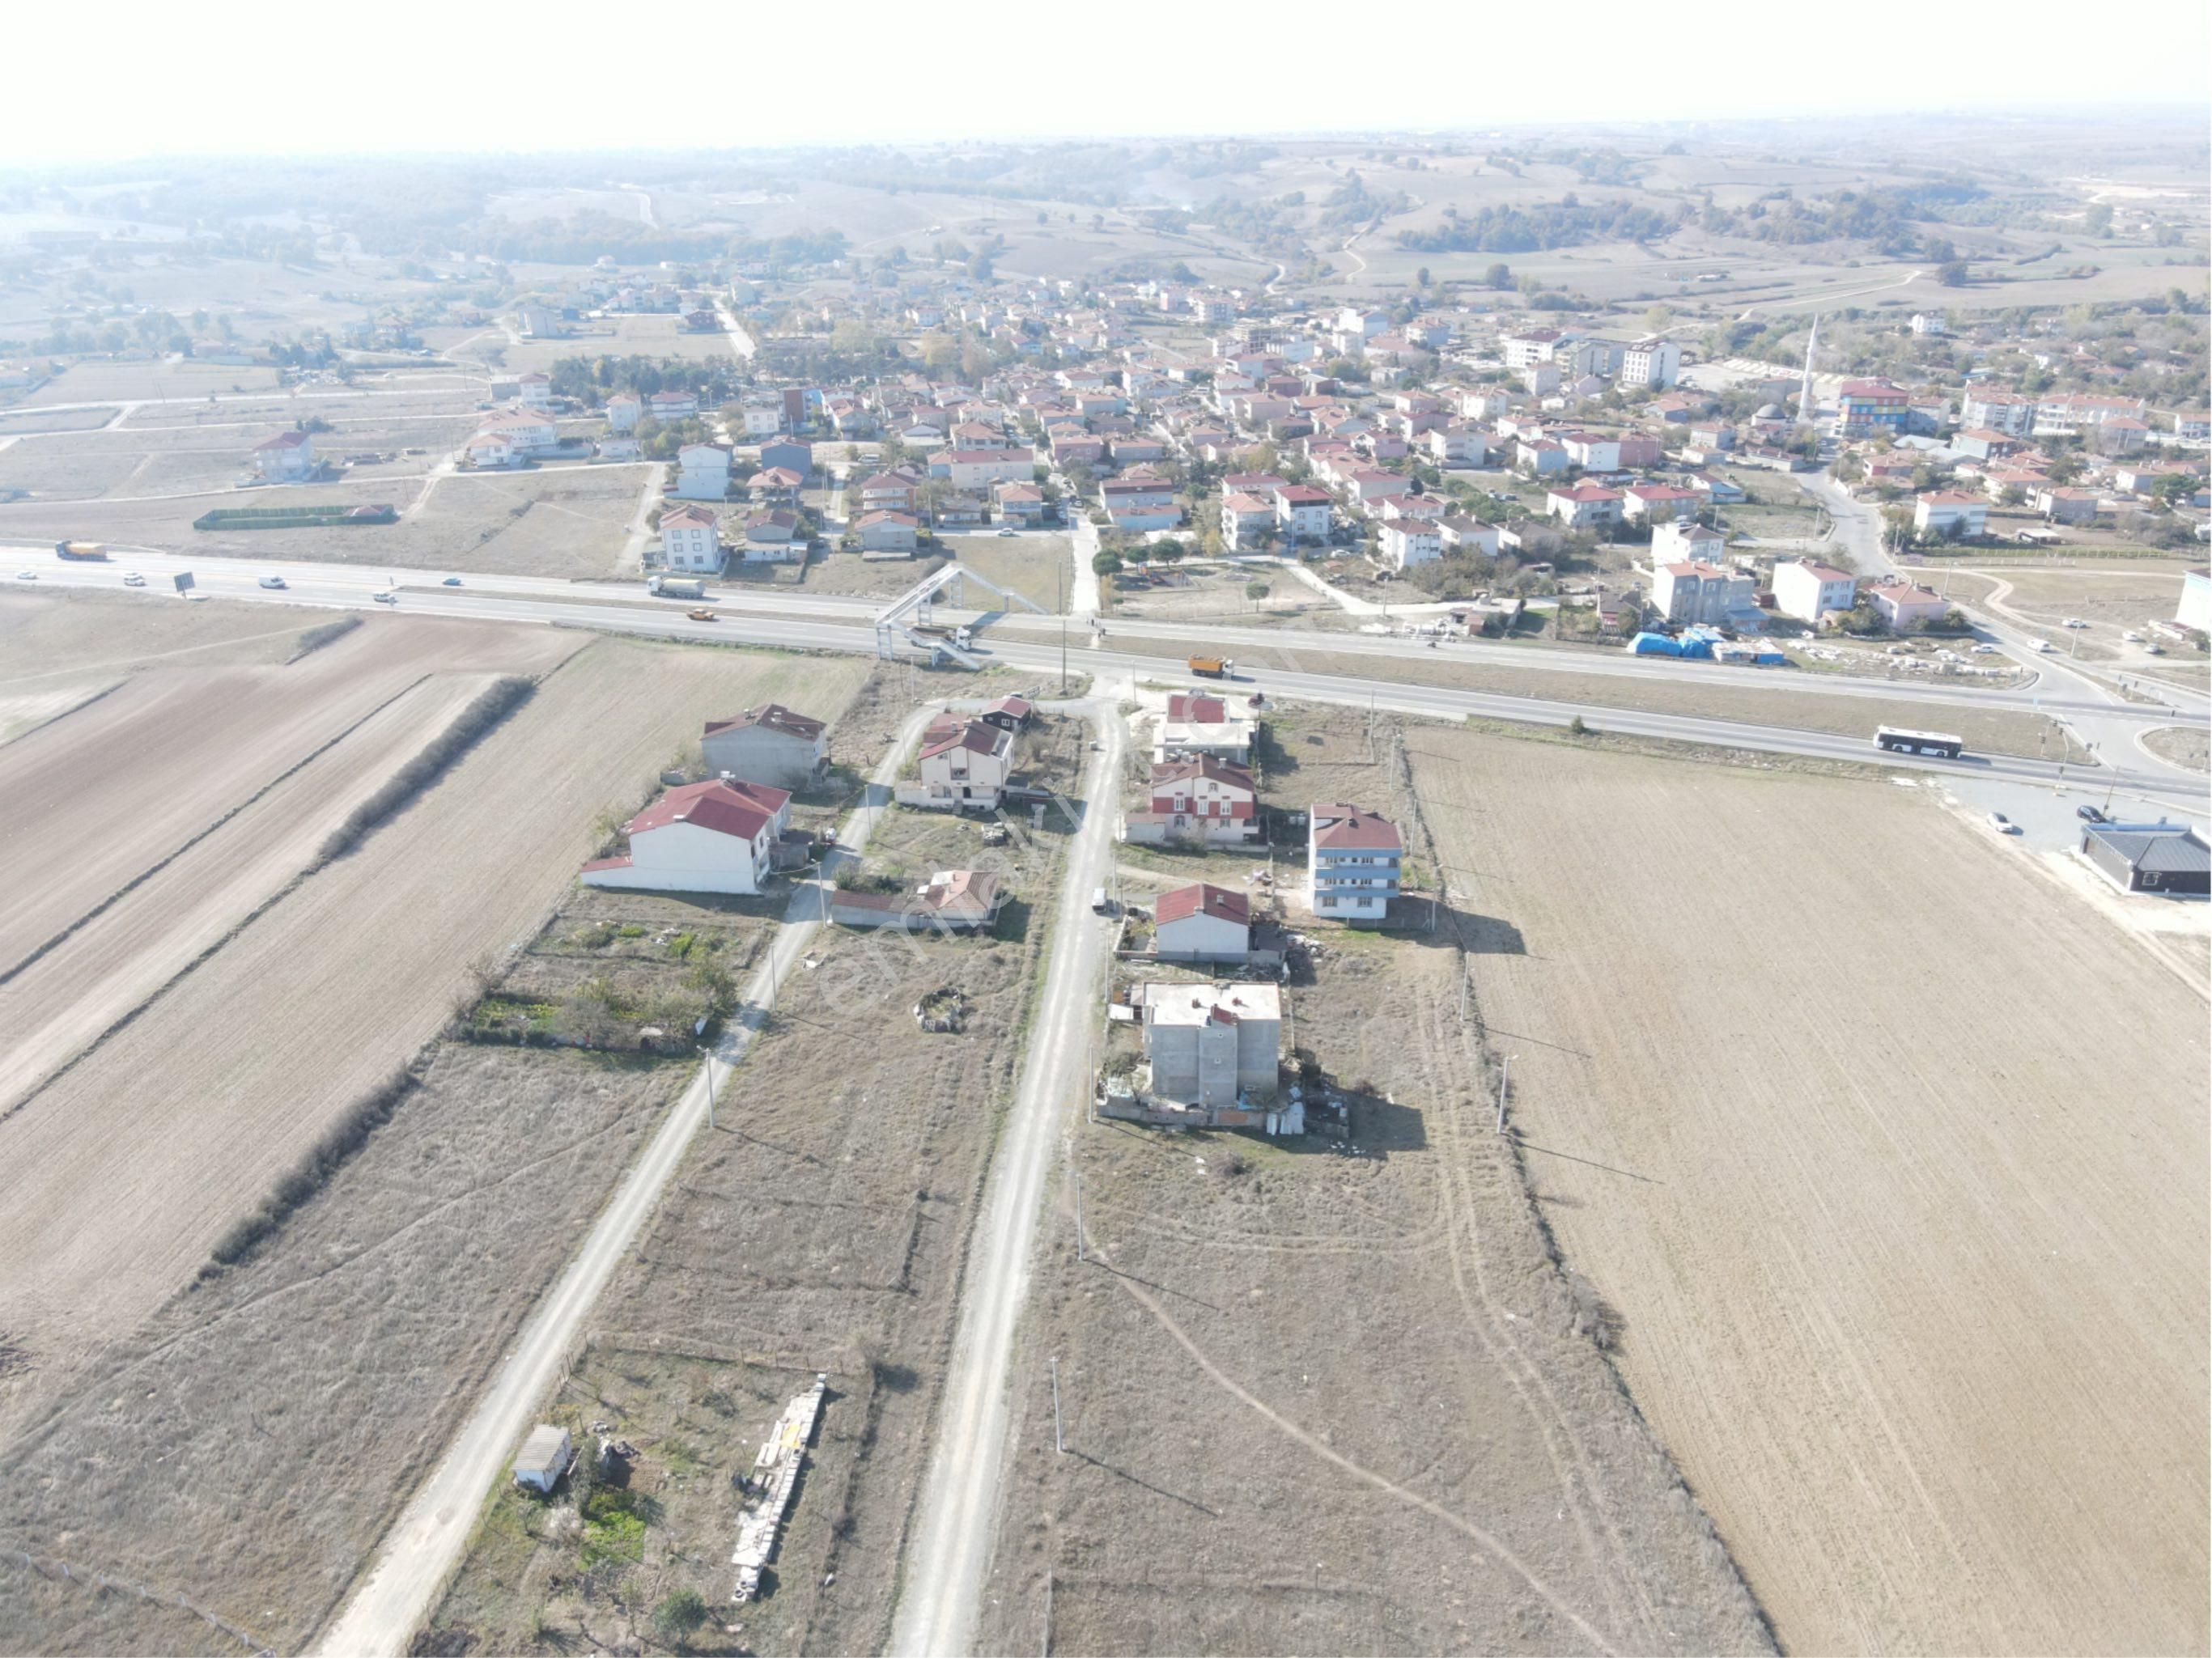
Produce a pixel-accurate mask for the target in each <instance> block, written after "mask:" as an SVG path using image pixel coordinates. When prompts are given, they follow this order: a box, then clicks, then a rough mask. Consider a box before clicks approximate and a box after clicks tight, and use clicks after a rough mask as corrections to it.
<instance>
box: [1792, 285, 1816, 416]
mask: <svg viewBox="0 0 2212 1658" xmlns="http://www.w3.org/2000/svg"><path fill="white" fill-rule="evenodd" d="M1819 343H1820V314H1819V313H1817V312H1816V313H1814V317H1813V331H1812V332H1811V333H1810V334H1808V335H1807V336H1806V337H1805V377H1804V379H1803V380H1802V382H1801V383H1800V384H1799V386H1798V387H1797V420H1798V423H1799V424H1800V425H1803V426H1810V425H1811V424H1812V423H1813V408H1814V404H1813V350H1814V347H1815V346H1817V345H1818V344H1819Z"/></svg>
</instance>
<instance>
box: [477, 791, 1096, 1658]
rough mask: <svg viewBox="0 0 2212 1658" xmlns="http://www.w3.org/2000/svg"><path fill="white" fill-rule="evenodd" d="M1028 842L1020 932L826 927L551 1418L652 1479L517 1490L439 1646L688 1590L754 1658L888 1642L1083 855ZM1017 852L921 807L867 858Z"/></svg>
mask: <svg viewBox="0 0 2212 1658" xmlns="http://www.w3.org/2000/svg"><path fill="white" fill-rule="evenodd" d="M1017 833H1018V840H1017V841H1016V842H1015V844H1014V845H1013V846H1012V847H1010V848H1008V849H1007V850H1006V853H1004V854H1003V856H1004V857H1005V858H1006V862H1005V863H1004V864H1002V865H1000V870H1001V873H1002V874H1005V875H1006V876H1008V877H1009V878H1011V879H1012V882H1013V884H1014V887H1015V890H1016V894H1017V898H1016V902H1014V903H1013V904H1010V905H1009V906H1008V910H1007V913H1006V914H1005V915H1004V916H1002V918H1001V921H1000V926H999V928H998V936H997V937H995V938H990V937H984V938H914V939H911V940H908V939H902V938H896V937H885V936H881V935H876V934H870V933H862V932H851V931H848V930H846V929H843V928H836V927H832V928H829V929H828V930H826V931H825V932H823V934H822V935H821V937H820V939H819V941H818V943H817V948H816V950H815V952H814V954H813V956H812V957H811V958H810V963H809V965H808V966H807V967H806V968H805V969H802V971H801V973H800V974H799V975H794V976H793V980H792V981H790V982H789V983H787V985H786V986H785V987H784V988H783V990H782V992H781V1000H780V1003H779V1011H778V1016H777V1017H776V1018H775V1021H774V1022H773V1023H772V1025H771V1026H770V1027H769V1029H768V1031H767V1032H766V1033H765V1034H764V1035H763V1038H762V1039H761V1040H760V1041H759V1042H758V1043H757V1045H756V1046H755V1047H754V1048H753V1050H752V1052H751V1053H750V1055H749V1056H748V1057H747V1059H746V1060H745V1062H744V1066H743V1067H742V1068H741V1069H740V1070H739V1071H738V1073H737V1075H736V1077H735V1078H733V1080H732V1086H731V1087H730V1089H729V1090H728V1091H727V1094H726V1100H725V1105H724V1111H723V1115H722V1117H721V1120H720V1126H719V1127H718V1129H716V1130H714V1131H713V1132H709V1133H703V1134H702V1135H701V1136H700V1137H699V1139H697V1140H696V1142H695V1143H694V1145H693V1146H692V1147H691V1150H690V1154H689V1157H688V1158H687V1161H686V1163H685V1165H684V1169H683V1170H682V1171H681V1172H680V1173H679V1174H678V1177H677V1179H676V1181H674V1182H673V1183H672V1184H671V1187H670V1193H669V1196H668V1198H667V1199H666V1201H665V1204H664V1206H663V1208H662V1210H661V1212H660V1217H659V1220H658V1221H657V1223H656V1224H654V1225H653V1227H652V1229H651V1230H649V1232H648V1233H647V1236H646V1238H645V1239H644V1241H643V1242H641V1245H640V1246H639V1248H638V1249H637V1250H636V1252H635V1259H634V1261H633V1263H632V1264H630V1265H629V1266H626V1267H625V1268H624V1269H623V1271H622V1272H620V1273H619V1274H618V1275H617V1278H616V1279H615V1281H614V1283H613V1284H611V1285H610V1287H609V1290H608V1293H607V1297H606V1298H605V1301H604V1302H603V1303H602V1305H601V1309H600V1310H599V1313H598V1314H597V1315H594V1318H593V1321H592V1328H593V1329H594V1331H595V1332H596V1334H595V1335H594V1337H593V1339H592V1345H591V1346H590V1348H589V1350H588V1351H586V1353H585V1355H584V1356H583V1357H582V1359H581V1361H580V1363H579V1364H578V1365H577V1366H576V1368H575V1370H574V1372H573V1374H572V1375H571V1376H570V1378H569V1380H568V1383H567V1384H566V1386H565V1387H563V1388H562V1390H561V1391H560V1393H559V1394H557V1395H556V1399H555V1401H554V1404H553V1406H552V1412H551V1418H550V1419H554V1420H558V1421H562V1422H563V1423H567V1424H571V1425H572V1426H574V1428H575V1429H576V1430H579V1431H581V1430H582V1429H583V1428H584V1427H585V1425H586V1424H588V1423H589V1422H591V1421H593V1420H605V1421H609V1422H611V1423H613V1424H615V1431H616V1433H617V1435H618V1436H620V1437H623V1438H625V1439H628V1440H629V1441H630V1442H632V1443H634V1444H635V1446H636V1447H637V1448H638V1450H639V1453H640V1455H639V1456H638V1458H637V1459H636V1461H635V1462H634V1463H633V1464H632V1465H631V1467H629V1470H628V1473H627V1475H626V1479H625V1482H624V1490H626V1491H627V1492H628V1495H627V1496H623V1495H622V1493H621V1492H619V1491H617V1492H611V1493H610V1492H606V1491H601V1492H600V1493H599V1494H598V1495H595V1496H594V1497H592V1499H591V1500H590V1501H589V1502H588V1503H586V1508H585V1514H584V1516H583V1517H584V1518H585V1520H586V1522H587V1523H586V1525H585V1526H584V1527H582V1528H581V1530H580V1531H579V1529H578V1528H577V1527H576V1526H575V1525H574V1521H573V1520H572V1519H571V1518H569V1516H572V1515H574V1514H575V1512H576V1510H575V1508H574V1502H575V1500H576V1493H575V1491H574V1490H568V1491H562V1493H560V1494H559V1495H557V1496H556V1497H555V1499H554V1500H553V1501H552V1503H550V1504H548V1503H540V1502H537V1501H533V1500H530V1499H527V1498H525V1497H521V1496H520V1494H518V1493H516V1492H513V1491H501V1493H500V1494H499V1495H497V1496H496V1497H495V1498H494V1499H493V1502H492V1504H491V1507H490V1509H489V1513H488V1515H487V1516H486V1518H485V1520H484V1521H483V1526H482V1527H481V1528H480V1530H479V1531H478V1533H477V1537H476V1538H475V1540H474V1541H473V1543H472V1546H471V1552H470V1554H469V1558H468V1560H467V1562H466V1564H465V1565H464V1566H463V1568H462V1570H461V1572H460V1574H459V1577H458V1578H457V1580H456V1581H455V1582H454V1584H453V1588H452V1589H451V1591H450V1592H449V1594H447V1598H446V1600H445V1602H444V1604H443V1605H442V1606H441V1607H440V1609H439V1611H438V1612H437V1614H436V1616H435V1619H433V1628H434V1629H435V1631H438V1632H439V1638H442V1639H444V1640H446V1641H448V1642H454V1643H458V1642H459V1640H460V1639H461V1638H462V1637H464V1636H467V1637H471V1638H472V1640H473V1643H475V1645H476V1646H477V1647H480V1648H482V1649H488V1650H492V1651H508V1650H513V1649H516V1648H517V1647H518V1646H520V1645H522V1644H525V1643H527V1642H528V1641H529V1639H530V1638H531V1635H530V1632H531V1631H532V1630H534V1629H540V1628H543V1629H549V1630H552V1631H561V1632H562V1634H563V1635H564V1636H566V1635H567V1634H568V1632H570V1631H573V1632H574V1638H576V1639H578V1640H590V1641H599V1642H619V1641H622V1640H625V1639H629V1638H634V1637H636V1636H638V1635H641V1634H642V1633H643V1632H644V1631H646V1630H647V1628H648V1627H649V1623H648V1615H649V1613H650V1612H651V1610H652V1608H653V1606H655V1605H657V1604H658V1603H659V1600H661V1599H662V1598H664V1597H665V1595H666V1594H669V1593H671V1591H673V1590H675V1589H677V1588H693V1589H696V1591H697V1592H698V1593H699V1594H701V1596H702V1598H703V1599H705V1600H706V1601H707V1602H708V1606H710V1607H711V1608H713V1609H714V1612H715V1614H716V1616H717V1617H718V1618H720V1619H723V1620H724V1621H725V1622H726V1623H727V1624H729V1625H742V1626H743V1628H744V1647H745V1648H746V1649H750V1650H756V1651H767V1652H786V1651H829V1650H836V1651H879V1650H881V1649H883V1645H884V1641H885V1639H886V1638H887V1637H888V1634H889V1627H890V1625H889V1620H890V1602H891V1597H892V1592H893V1588H894V1586H895V1584H896V1580H897V1569H898V1560H899V1556H900V1551H901V1547H902V1543H903V1542H904V1540H905V1535H906V1527H907V1520H908V1511H909V1509H910V1508H911V1506H912V1503H913V1502H914V1498H915V1493H916V1491H917V1488H918V1486H919V1485H920V1481H921V1474H922V1471H923V1466H924V1462H925V1459H926V1455H927V1445H928V1438H929V1432H930V1428H931V1425H932V1424H933V1420H934V1417H935V1412H936V1410H937V1406H938V1393H939V1385H940V1382H941V1377H942V1374H943V1368H944V1363H945V1350H946V1347H947V1345H948V1344H949V1342H950V1339H951V1321H952V1313H953V1292H954V1289H955V1286H956V1285H957V1281H958V1272H959V1265H960V1260H961V1255H962V1253H963V1248H964V1245H965V1240H966V1237H967V1235H968V1231H969V1226H970V1224H971V1221H972V1216H973V1211H974V1206H975V1199H976V1197H977V1195H978V1193H979V1190H980V1187H981V1180H982V1174H983V1168H984V1161H985V1157H986V1155H987V1148H988V1146H989V1145H990V1141H991V1138H992V1135H993V1133H994V1124H995V1122H996V1120H997V1117H998V1114H999V1113H1000V1111H1001V1110H1002V1109H1003V1108H1004V1107H1005V1105H1006V1101H1007V1099H1008V1098H1009V1096H1010V1095H1011V1092H1012V1086H1013V1080H1014V1074H1015V1066H1016V1062H1017V1060H1018V1050H1019V1042H1020V1032H1021V1030H1022V1029H1023V1028H1024V1014H1025V1010H1026V1008H1027V1007H1028V1005H1029V999H1030V996H1031V994H1032V993H1033V989H1034V981H1035V979H1036V971H1037V965H1038V954H1039V950H1040V949H1041V946H1042V928H1041V927H1036V926H1031V925H1030V920H1029V918H1030V916H1032V915H1036V914H1044V913H1046V912H1047V911H1048V908H1049V904H1050V896H1051V892H1052V889H1053V884H1054V878H1055V875H1056V871H1057V868H1058V864H1059V849H1058V838H1059V837H1058V835H1057V834H1056V833H1053V832H1050V831H1048V832H1047V833H1046V834H1044V835H1036V836H1032V835H1030V834H1029V833H1028V832H1027V831H1026V830H1019V831H1018V832H1017ZM1001 855H1002V854H1000V853H981V848H980V847H978V845H977V841H976V829H975V826H974V825H972V824H970V823H962V822H959V821H957V820H954V819H951V818H949V817H939V816H936V815H933V814H925V813H905V812H902V813H895V814H893V815H892V816H891V817H890V818H888V819H886V820H885V821H884V823H882V824H881V825H880V826H879V829H878V837H877V839H876V840H875V841H872V843H871V847H870V853H869V857H868V859H867V864H868V866H869V867H870V868H871V869H872V870H882V869H898V870H902V871H904V872H908V874H912V873H913V872H926V871H927V870H929V869H932V868H942V867H946V866H948V865H951V866H956V867H957V866H975V865H979V861H980V859H997V858H1000V856H1001ZM981 866H986V867H987V866H989V865H987V864H984V865H981ZM946 985H954V986H957V987H959V988H960V990H961V991H962V992H963V995H964V1010H965V1011H964V1014H963V1027H962V1029H960V1030H959V1031H958V1032H957V1033H934V1034H933V1033H925V1032H923V1031H922V1030H921V1029H920V1028H919V1026H918V1024H917V1023H916V1021H915V1017H914V1016H913V1013H912V1011H911V1010H912V1009H913V1007H914V1006H915V1004H916V1003H917V1002H918V1001H919V1000H920V999H921V998H922V997H923V996H924V995H926V994H927V993H930V992H932V991H934V990H937V989H939V987H944V986H946ZM817 1371H827V1372H829V1376H830V1393H829V1403H828V1406H827V1408H826V1410H825V1412H824V1415H823V1424H822V1429H821V1432H820V1435H819V1437H818V1439H817V1447H816V1450H815V1452H814V1455H813V1456H812V1459H811V1463H810V1466H809V1467H808V1470H807V1473H806V1475H805V1480H804V1481H803V1483H802V1485H801V1488H800V1493H799V1500H798V1503H797V1505H796V1507H795V1509H794V1510H793V1519H792V1521H791V1524H790V1526H789V1527H788V1529H787V1532H786V1534H785V1540H784V1543H783V1546H782V1549H781V1553H780V1556H779V1558H778V1564H777V1566H776V1568H775V1574H774V1582H773V1587H772V1592H771V1593H769V1594H768V1595H766V1596H765V1597H764V1598H763V1600H760V1601H759V1602H757V1603H756V1604H754V1605H751V1606H745V1607H744V1608H741V1609H737V1608H732V1607H730V1606H729V1605H728V1595H729V1592H730V1588H731V1574H730V1570H729V1568H728V1567H727V1565H726V1564H725V1563H726V1560H727V1558H728V1555H729V1552H730V1548H731V1546H732V1540H733V1533H734V1527H735V1523H736V1517H737V1509H736V1503H735V1501H734V1497H733V1493H732V1489H731V1479H730V1476H731V1475H732V1473H735V1472H738V1471H740V1470H743V1469H745V1468H749V1467H750V1466H751V1463H752V1459H753V1453H754V1451H755V1449H756V1448H757V1445H758V1443H759V1441H760V1438H761V1436H762V1435H763V1432H764V1431H765V1430H766V1429H767V1428H768V1426H769V1424H770V1423H772V1422H773V1421H774V1420H775V1417H776V1415H777V1413H778V1412H780V1411H781V1409H782V1407H783V1404H784V1402H785V1401H786V1400H787V1399H788V1398H789V1397H790V1396H791V1395H792V1394H796V1393H798V1392H800V1391H802V1390H803V1389H804V1388H805V1387H806V1386H807V1385H808V1384H809V1383H810V1382H811V1381H812V1379H813V1376H814V1374H815V1373H816V1372H817ZM624 1515H635V1516H637V1517H639V1519H640V1520H641V1522H642V1523H641V1524H633V1523H632V1522H630V1521H628V1520H624V1519H623V1518H622V1517H621V1516H624ZM625 1527H627V1530H625V1529H624V1528H625ZM714 1639H715V1637H714V1631H711V1630H710V1631H702V1636H701V1637H700V1640H701V1642H702V1643H711V1642H713V1641H714Z"/></svg>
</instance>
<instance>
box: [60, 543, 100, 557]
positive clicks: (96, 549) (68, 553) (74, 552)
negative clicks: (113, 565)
mask: <svg viewBox="0 0 2212 1658" xmlns="http://www.w3.org/2000/svg"><path fill="white" fill-rule="evenodd" d="M54 556H56V557H57V558H68V559H78V560H90V561H92V562H99V561H100V560H103V559H105V558H106V556H107V549H106V546H105V545H104V544H101V543H100V542H97V541H57V542H56V543H55V544H54Z"/></svg>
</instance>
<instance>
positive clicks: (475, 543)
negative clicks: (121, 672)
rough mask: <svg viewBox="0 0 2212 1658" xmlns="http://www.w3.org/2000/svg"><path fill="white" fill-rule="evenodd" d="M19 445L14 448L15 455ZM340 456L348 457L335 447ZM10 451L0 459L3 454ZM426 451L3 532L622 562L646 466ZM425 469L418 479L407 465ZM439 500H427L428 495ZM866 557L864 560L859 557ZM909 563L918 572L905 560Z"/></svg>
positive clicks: (514, 567)
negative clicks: (377, 518)
mask: <svg viewBox="0 0 2212 1658" xmlns="http://www.w3.org/2000/svg"><path fill="white" fill-rule="evenodd" d="M13 452H14V451H9V452H8V453H13ZM334 452H339V451H334ZM5 459H6V455H5V454H0V461H4V460H5ZM427 464H428V463H426V462H425V461H424V460H423V459H422V458H421V457H416V458H414V459H410V460H406V461H403V462H399V463H394V464H392V465H389V466H386V467H369V468H364V469H362V471H360V472H359V473H357V474H356V475H354V476H351V477H347V478H346V479H345V480H343V482H340V483H317V484H305V485H301V486H300V487H298V488H296V489H283V490H281V491H279V490H266V489H256V490H251V491H246V492H242V493H236V494H226V495H222V496H221V497H210V496H206V495H200V496H195V497H191V498H188V499H180V500H175V501H153V500H149V501H139V500H126V501H101V502H91V503H83V502H80V503H70V502H46V501H18V502H15V503H12V504H4V505H0V537H8V538H9V539H11V540H12V539H18V538H20V539H23V540H38V539H44V538H49V537H61V536H94V537H99V538H100V539H102V540H105V541H109V542H112V543H115V544H119V545H123V546H134V545H149V546H154V547H158V548H160V549H161V550H165V551H175V552H180V553H185V554H191V553H193V552H204V553H216V554H221V555H223V556H227V557H236V558H253V557H278V558H304V559H317V560H326V561H330V562H337V563H370V564H395V565H402V566H406V567H410V568H418V569H437V570H460V571H470V570H476V571H483V572H487V573H496V574H506V575H549V576H570V577H584V576H599V575H605V574H610V573H611V572H612V571H614V570H615V568H617V565H618V564H619V563H620V562H621V556H622V550H623V542H624V539H625V537H626V536H627V534H628V531H629V522H630V519H631V518H632V517H633V516H634V515H635V513H636V511H637V502H638V492H639V491H640V489H642V488H643V487H644V484H645V482H646V477H647V470H648V469H647V466H645V465H641V464H620V465H605V466H595V465H578V466H549V467H544V468H542V469H533V470H531V471H523V472H501V473H453V474H450V475H447V476H442V477H430V478H428V479H426V478H425V477H422V476H420V474H419V469H421V468H422V467H423V466H424V465H427ZM410 466H411V467H413V468H416V469H417V471H416V473H414V474H410V473H408V472H407V471H406V470H405V469H406V468H407V467H410ZM426 489H427V490H428V499H427V500H424V499H423V498H422V497H423V495H424V491H425V490H426ZM295 502H296V503H299V504H301V505H313V506H348V507H351V506H367V505H377V504H388V505H391V506H393V507H398V508H399V509H400V511H401V517H400V519H399V521H398V523H396V524H391V525H366V526H355V527H349V528H340V529H319V530H240V529H227V530H214V531H202V530H195V529H194V528H193V527H192V521H193V520H194V519H197V517H199V515H200V514H201V513H204V512H205V511H207V510H208V508H209V507H214V506H222V507H268V506H274V505H278V504H284V505H289V504H293V503H295ZM854 562H858V561H857V560H855V561H854ZM900 568H907V567H905V566H903V565H902V566H901V567H900Z"/></svg>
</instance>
